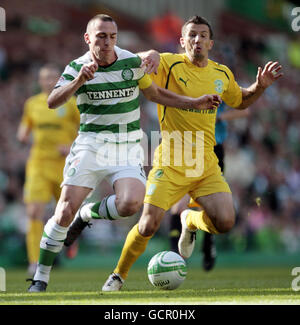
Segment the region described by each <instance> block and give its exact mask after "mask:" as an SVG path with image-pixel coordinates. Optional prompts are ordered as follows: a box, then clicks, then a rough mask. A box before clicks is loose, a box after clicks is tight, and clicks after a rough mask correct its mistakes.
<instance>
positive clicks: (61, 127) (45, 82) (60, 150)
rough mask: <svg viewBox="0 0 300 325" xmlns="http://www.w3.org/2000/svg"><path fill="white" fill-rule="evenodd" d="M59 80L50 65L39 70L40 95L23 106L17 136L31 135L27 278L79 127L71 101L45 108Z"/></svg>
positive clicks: (27, 185) (26, 189) (22, 138)
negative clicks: (53, 107) (46, 208)
mask: <svg viewBox="0 0 300 325" xmlns="http://www.w3.org/2000/svg"><path fill="white" fill-rule="evenodd" d="M59 76H60V71H59V69H58V68H57V67H56V66H54V65H52V64H48V65H45V66H43V67H42V68H41V69H40V71H39V85H40V88H41V91H42V92H41V93H39V94H37V95H35V96H32V97H30V98H29V99H27V101H26V102H25V105H24V113H23V116H22V120H21V123H20V126H19V129H18V134H17V137H18V140H19V141H21V142H23V143H27V142H28V141H29V138H30V134H31V133H32V135H33V145H32V147H31V152H30V157H29V159H28V161H27V164H26V181H25V185H24V202H25V204H26V212H27V215H28V217H29V227H28V231H27V235H26V246H27V255H28V262H29V268H28V273H30V274H34V272H35V268H36V264H37V262H38V258H39V250H40V240H41V237H42V233H43V228H44V224H43V217H44V214H45V207H46V204H47V203H49V202H50V201H51V199H52V198H54V199H55V200H56V201H57V200H58V199H59V196H60V191H61V189H60V184H61V182H62V180H63V168H64V164H65V157H66V155H67V154H68V153H69V149H70V144H71V143H72V142H73V140H74V139H75V137H76V135H77V131H78V127H79V120H80V114H79V111H78V108H77V106H76V100H75V98H74V97H72V98H71V99H70V100H69V101H68V102H67V103H66V104H64V105H62V106H61V107H60V108H59V109H58V110H56V111H53V110H50V109H49V108H48V104H47V99H48V95H49V93H50V92H51V91H52V89H53V87H54V85H55V83H56V82H57V79H58V78H59Z"/></svg>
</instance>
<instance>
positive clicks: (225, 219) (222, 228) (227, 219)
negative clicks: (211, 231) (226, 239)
mask: <svg viewBox="0 0 300 325" xmlns="http://www.w3.org/2000/svg"><path fill="white" fill-rule="evenodd" d="M234 224H235V214H234V213H233V214H226V215H223V216H222V217H221V218H220V219H219V220H218V222H217V226H216V228H217V230H218V232H219V233H226V232H228V231H230V230H231V229H232V228H233V226H234Z"/></svg>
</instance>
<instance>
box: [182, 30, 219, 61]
mask: <svg viewBox="0 0 300 325" xmlns="http://www.w3.org/2000/svg"><path fill="white" fill-rule="evenodd" d="M180 44H181V46H182V48H184V49H185V52H186V54H187V55H188V57H189V58H190V59H191V61H192V62H193V61H203V60H207V58H208V52H209V51H210V50H211V49H212V47H213V40H211V39H210V33H209V28H208V26H207V25H204V24H203V25H198V24H188V25H187V26H186V29H185V33H184V35H183V36H182V37H181V39H180Z"/></svg>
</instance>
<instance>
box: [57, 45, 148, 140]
mask: <svg viewBox="0 0 300 325" xmlns="http://www.w3.org/2000/svg"><path fill="white" fill-rule="evenodd" d="M115 52H116V54H117V57H118V59H117V60H116V61H115V62H114V63H113V64H111V65H110V66H108V67H105V68H103V67H99V68H98V70H97V71H96V72H95V77H94V79H92V80H89V81H86V82H85V83H84V85H82V86H81V87H80V88H79V89H78V90H77V92H76V95H77V106H78V108H79V111H80V129H79V136H78V138H77V139H76V143H78V142H79V143H80V142H81V143H82V144H83V143H86V144H88V138H89V139H90V138H91V137H93V138H96V139H97V142H102V141H103V142H112V143H127V142H139V141H140V139H141V138H142V130H141V129H140V105H139V86H138V81H139V79H141V78H142V77H143V76H144V71H143V69H141V68H140V65H141V59H140V58H139V57H138V56H137V55H135V54H133V53H131V52H129V51H127V50H123V49H120V48H119V47H117V46H115ZM91 61H92V59H91V55H90V52H87V53H86V54H84V55H83V56H81V57H80V58H78V59H76V60H74V61H72V62H71V63H70V64H69V65H67V66H66V68H65V70H64V72H63V74H62V76H61V77H60V79H59V81H58V82H57V84H56V86H55V88H57V87H60V86H64V85H66V84H68V83H69V82H71V81H72V80H73V79H75V78H76V76H77V75H78V73H79V71H80V69H81V67H82V65H84V64H87V63H90V62H91Z"/></svg>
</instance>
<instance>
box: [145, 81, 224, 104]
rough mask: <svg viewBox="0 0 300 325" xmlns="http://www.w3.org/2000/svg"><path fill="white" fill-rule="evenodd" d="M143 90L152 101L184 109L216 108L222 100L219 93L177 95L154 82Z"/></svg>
mask: <svg viewBox="0 0 300 325" xmlns="http://www.w3.org/2000/svg"><path fill="white" fill-rule="evenodd" d="M142 92H143V94H144V95H145V97H146V98H147V99H148V100H151V101H152V102H155V103H158V104H162V105H165V106H169V107H178V108H184V109H198V110H202V109H204V110H205V109H215V108H217V107H218V106H219V105H220V103H221V101H222V100H221V97H220V96H219V95H204V96H201V97H198V98H192V97H187V96H181V95H177V94H175V93H173V92H172V91H169V90H167V89H164V88H161V87H158V86H157V85H156V84H155V83H154V82H152V85H151V86H150V87H148V88H145V89H142Z"/></svg>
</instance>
